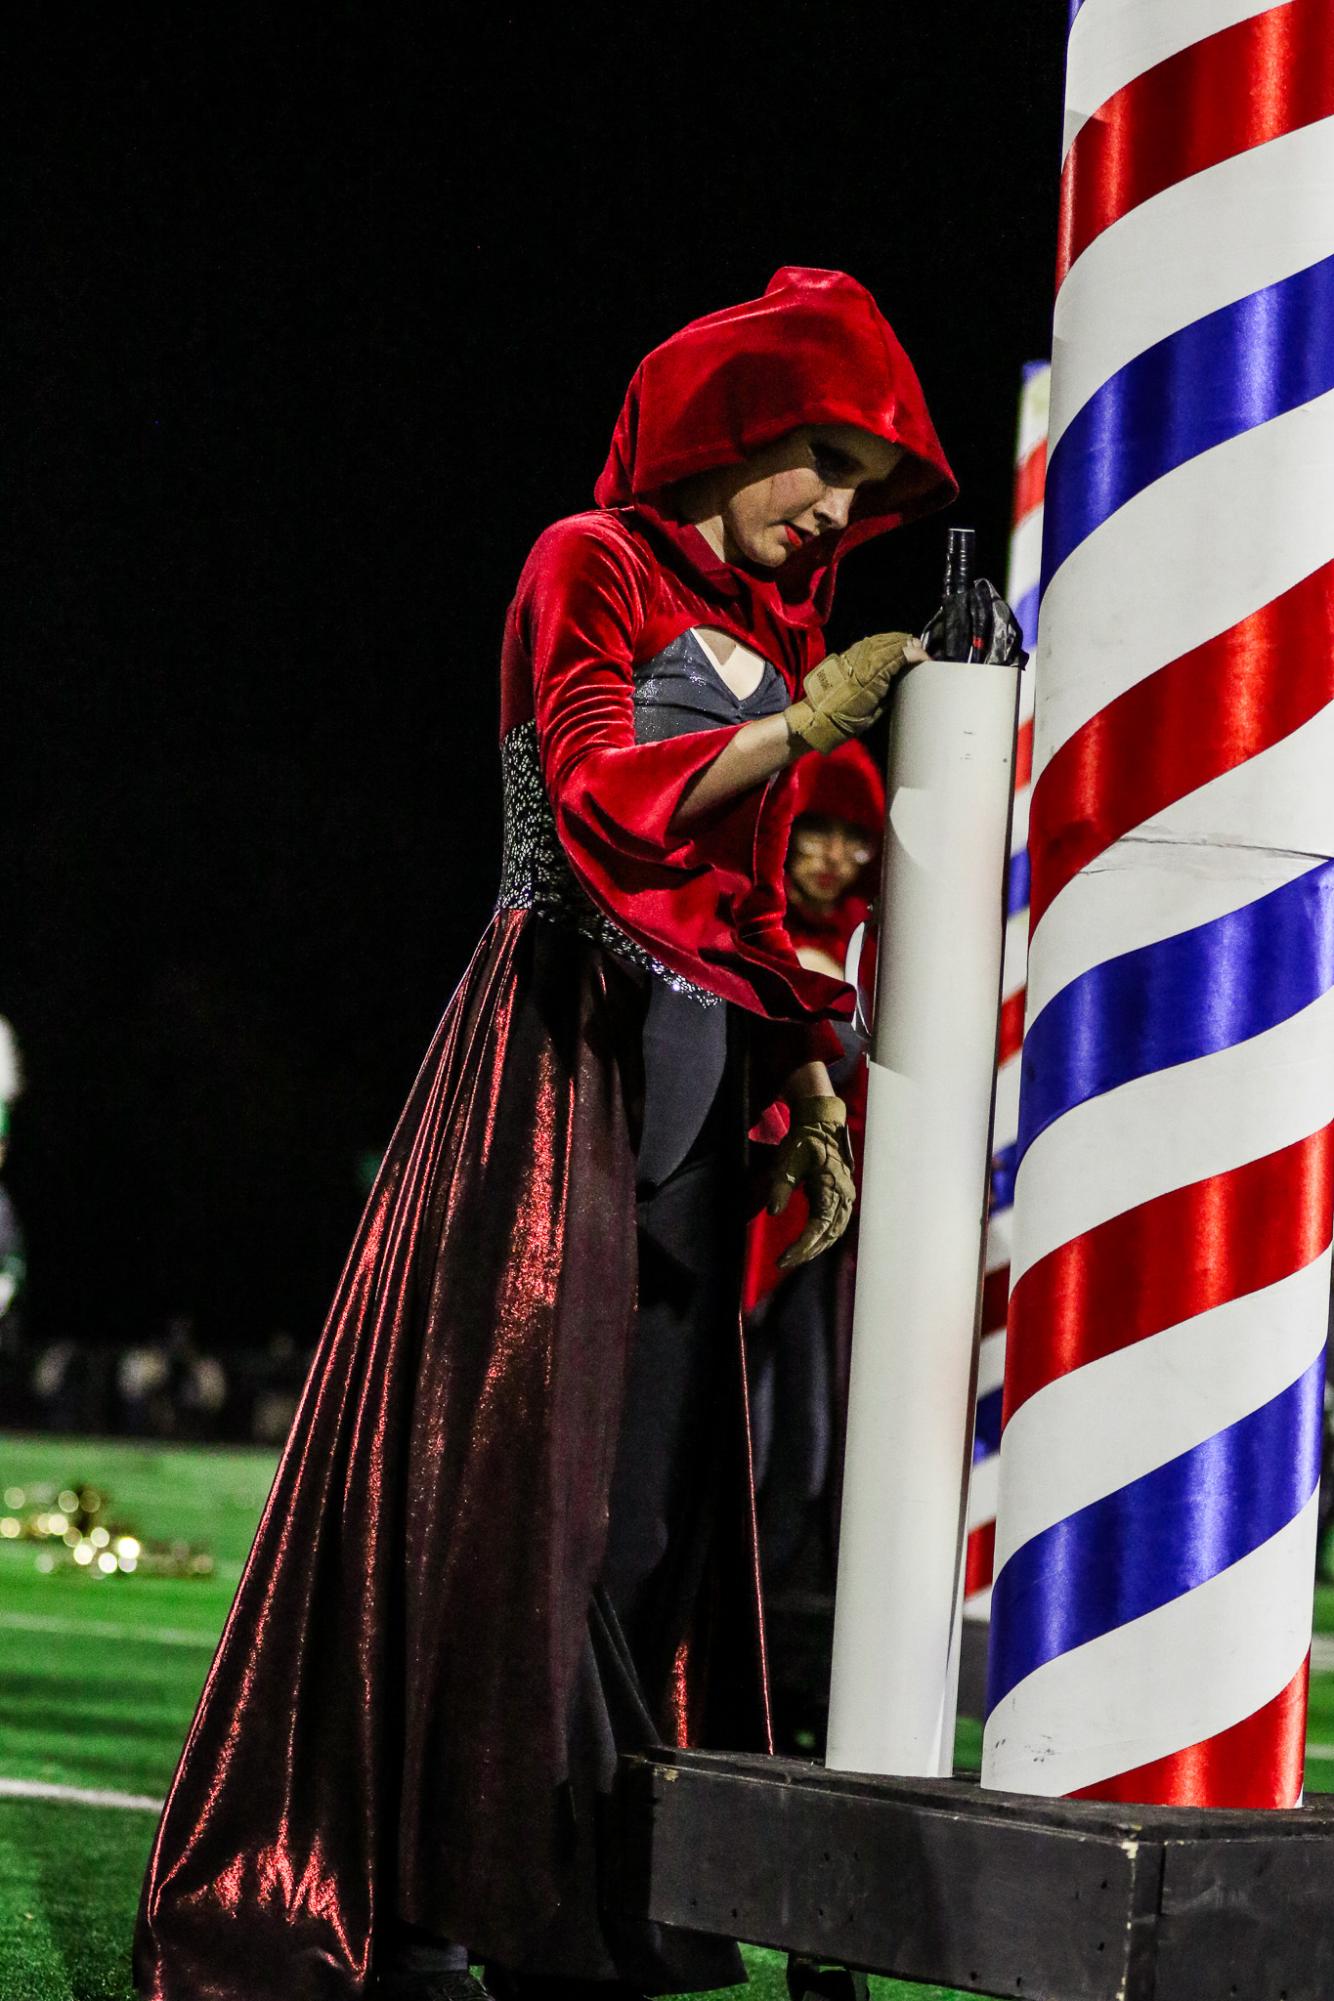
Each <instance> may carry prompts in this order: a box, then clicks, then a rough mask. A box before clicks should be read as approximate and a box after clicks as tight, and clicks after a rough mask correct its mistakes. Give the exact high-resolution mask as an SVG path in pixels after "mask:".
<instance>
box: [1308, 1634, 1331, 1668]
mask: <svg viewBox="0 0 1334 2001" xmlns="http://www.w3.org/2000/svg"><path fill="white" fill-rule="evenodd" d="M1311 1668H1312V1671H1313V1672H1314V1673H1316V1674H1322V1673H1324V1672H1325V1671H1326V1670H1327V1669H1329V1668H1334V1633H1316V1634H1315V1636H1314V1637H1313V1639H1312V1641H1311Z"/></svg>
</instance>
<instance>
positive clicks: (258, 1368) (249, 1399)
mask: <svg viewBox="0 0 1334 2001" xmlns="http://www.w3.org/2000/svg"><path fill="white" fill-rule="evenodd" d="M238 1360H239V1362H240V1366H241V1369H242V1370H243V1371H244V1375H243V1377H242V1379H241V1381H240V1383H239V1384H238V1392H239V1396H240V1398H241V1400H242V1401H243V1402H244V1406H245V1409H244V1415H243V1417H242V1418H241V1423H242V1424H243V1426H244V1435H245V1437H247V1438H248V1439H250V1440H251V1441H252V1443H253V1444H255V1445H281V1444H282V1442H283V1440H284V1439H285V1438H286V1436H287V1434H288V1432H289V1431H290V1429H291V1425H292V1419H293V1417H294V1416H295V1414H296V1406H297V1399H298V1397H299V1396H300V1395H301V1385H302V1383H303V1382H304V1381H305V1379H306V1369H307V1367H308V1366H309V1362H310V1355H309V1352H308V1351H307V1350H305V1349H303V1348H300V1347H298V1346H297V1343H296V1340H295V1338H294V1337H293V1336H292V1335H291V1334H289V1333H288V1331H287V1329H286V1328H285V1327H277V1328H275V1329H274V1331H273V1333H272V1334H270V1336H269V1338H268V1341H267V1342H266V1343H265V1345H264V1347H262V1348H253V1349H247V1350H246V1351H245V1352H244V1353H243V1355H242V1356H240V1357H239V1358H238Z"/></svg>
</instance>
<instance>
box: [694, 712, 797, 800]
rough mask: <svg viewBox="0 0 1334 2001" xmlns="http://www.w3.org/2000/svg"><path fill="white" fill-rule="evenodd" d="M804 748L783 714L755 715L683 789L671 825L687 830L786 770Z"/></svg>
mask: <svg viewBox="0 0 1334 2001" xmlns="http://www.w3.org/2000/svg"><path fill="white" fill-rule="evenodd" d="M805 749H806V746H805V744H804V743H802V742H801V740H800V738H799V737H794V736H792V735H791V734H790V733H789V731H788V727H787V722H786V720H785V718H784V717H783V716H782V715H777V716H757V717H756V718H755V720H754V722H749V723H743V724H742V726H741V728H740V729H739V730H738V731H737V733H736V735H735V736H734V737H732V738H731V740H730V741H729V742H728V743H726V744H725V745H724V746H723V748H722V750H720V751H719V753H718V755H717V757H715V758H714V760H713V763H712V764H710V765H708V766H706V767H705V769H704V770H703V771H701V772H700V774H699V776H698V777H697V778H695V779H694V780H693V781H692V782H691V784H690V785H688V786H687V787H686V790H685V791H684V793H683V794H682V795H681V803H680V805H679V806H678V807H677V809H676V812H675V813H674V815H673V816H672V826H673V827H674V828H680V827H688V826H689V825H690V824H691V822H692V821H694V820H698V819H699V818H700V817H701V816H702V815H703V814H705V813H708V812H711V811H712V809H713V808H714V807H715V806H723V805H725V804H726V803H727V801H728V800H729V799H735V798H736V797H737V796H738V794H739V793H742V792H749V791H751V790H752V789H753V788H754V787H755V786H757V785H764V784H766V783H767V782H768V780H769V779H771V778H772V777H773V776H774V774H775V772H778V771H784V770H786V768H787V766H788V765H789V764H792V763H793V762H794V761H795V760H796V759H797V758H798V757H800V756H801V755H802V754H803V752H804V751H805Z"/></svg>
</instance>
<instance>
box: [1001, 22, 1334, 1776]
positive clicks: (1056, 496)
mask: <svg viewBox="0 0 1334 2001" xmlns="http://www.w3.org/2000/svg"><path fill="white" fill-rule="evenodd" d="M1053 359H1054V366H1053V376H1052V405H1051V418H1050V430H1049V456H1048V471H1047V489H1046V523H1045V532H1044V538H1043V561H1042V575H1043V595H1042V618H1041V647H1040V660H1039V672H1038V683H1037V686H1038V713H1037V719H1036V738H1035V744H1034V770H1035V783H1034V787H1033V799H1032V813H1031V826H1030V835H1029V842H1030V853H1031V858H1032V940H1031V946H1030V953H1029V964H1028V1010H1027V1028H1026V1034H1025V1041H1024V1051H1023V1062H1022V1067H1023V1089H1022V1095H1021V1105H1020V1119H1019V1138H1018V1143H1017V1147H1016V1180H1015V1211H1014V1242H1013V1255H1012V1291H1011V1301H1010V1317H1009V1340H1008V1353H1007V1357H1006V1368H1005V1395H1004V1426H1003V1441H1002V1450H1001V1474H1000V1497H999V1519H998V1525H997V1537H996V1581H995V1586H994V1591H993V1600H992V1622H991V1669H990V1695H989V1709H990V1713H989V1716H988V1720H987V1726H986V1736H985V1750H984V1763H983V1779H984V1783H986V1784H988V1785H990V1786H994V1787H998V1788H1010V1789H1014V1790H1017V1791H1023V1792H1030V1793H1043V1794H1076V1795H1080V1796H1083V1797H1089V1798H1099V1799H1122V1800H1138V1801H1146V1802H1151V1801H1162V1802H1168V1803H1173V1802H1175V1803H1191V1804H1199V1805H1211V1806H1285V1805H1291V1804H1292V1803H1294V1802H1295V1801H1296V1800H1297V1799H1298V1797H1299V1796H1300V1792H1301V1784H1302V1752H1303V1736H1304V1727H1305V1709H1306V1678H1307V1664H1308V1651H1309V1641H1310V1623H1311V1584H1312V1573H1313V1567H1314V1547H1315V1529H1316V1487H1317V1477H1318V1466H1319V1444H1320V1412H1321V1394H1322V1383H1323V1375H1324V1352H1323V1351H1324V1340H1325V1327H1326V1313H1327V1306H1328V1298H1329V1278H1330V1267H1329V1245H1330V1227H1331V1207H1332V1202H1334V1198H1332V1194H1331V1180H1332V1167H1334V862H1331V859H1330V857H1331V855H1334V782H1332V778H1331V775H1332V774H1334V32H1331V16H1330V8H1329V0H1286V4H1283V5H1280V6H1268V7H1257V6H1256V5H1255V4H1254V0H1250V3H1249V4H1248V0H1172V4H1171V5H1170V6H1167V5H1159V6H1146V5H1144V4H1143V0H1084V3H1083V5H1082V6H1077V8H1076V11H1075V13H1074V16H1073V22H1072V27H1071V34H1070V45H1069V57H1068V68H1067V86H1066V158H1065V165H1064V170H1063V180H1062V201H1061V245H1060V256H1059V265H1058V292H1057V303H1056V317H1055V329H1054V343H1053Z"/></svg>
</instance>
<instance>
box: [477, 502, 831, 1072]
mask: <svg viewBox="0 0 1334 2001" xmlns="http://www.w3.org/2000/svg"><path fill="white" fill-rule="evenodd" d="M654 586H655V575H654V569H653V564H652V561H651V559H650V558H649V557H648V556H647V555H646V554H645V553H644V552H643V551H642V550H641V549H640V548H639V547H638V546H637V545H636V544H635V543H634V542H633V541H632V539H631V537H630V536H629V534H628V532H627V531H626V530H625V529H624V528H623V527H622V526H621V525H620V524H619V523H618V522H617V521H615V520H614V519H613V518H611V517H605V516H597V515H584V516H575V517H573V518H571V519H570V520H567V521H560V522H557V523H556V524H555V525H554V526H553V527H552V528H549V529H548V530H547V532H546V533H545V534H544V535H543V536H542V537H541V539H540V540H539V542H538V543H537V545H536V547H535V548H534V550H533V553H532V555H531V556H530V558H529V560H528V564H527V566H526V567H525V570H524V574H523V577H522V578H521V580H520V584H519V591H518V595H517V596H516V599H515V603H514V606H513V610H512V614H511V617H512V620H513V633H512V636H513V638H514V639H515V640H516V641H517V644H518V646H519V647H520V648H521V649H522V651H523V653H524V654H526V656H527V660H528V663H529V665H530V668H531V674H532V693H533V709H534V717H535V721H536V726H537V735H538V744H539V748H540V753H541V760H542V772H543V779H544V783H545V785H546V790H547V794H548V797H549V799H550V801H551V806H552V810H553V813H554V815H555V819H556V826H557V831H558V833H559V835H560V840H561V844H562V847H563V849H564V851H565V854H566V857H567V858H568V860H569V863H570V866H571V868H572V869H573V871H574V873H575V875H576V877H577V878H578V880H579V882H580V884H581V885H582V887H583V888H584V890H585V891H586V892H587V894H588V895H589V896H590V897H592V899H593V900H594V902H595V903H596V904H598V906H599V907H600V908H601V909H602V910H604V911H605V912H606V913H607V914H608V915H609V916H610V917H611V918H613V919H614V921H615V922H616V923H617V924H619V925H620V926H621V927H622V928H623V929H624V930H625V931H626V932H627V933H628V934H629V936H630V937H631V938H633V939H634V940H635V941H636V942H637V943H638V944H640V945H641V946H643V947H644V948H645V949H646V950H647V951H649V952H650V953H652V954H653V955H654V956H655V957H656V958H658V959H659V960H660V961H661V962H662V964H663V965H665V966H667V967H668V968H670V969H671V970H672V971H673V972H676V973H679V974H681V975H682V976H683V977H684V978H686V979H689V980H691V981H692V982H693V983H694V984H696V985H697V986H700V987H703V988H705V989H707V990H708V991H709V992H711V993H715V994H718V995H720V996H721V997H722V998H723V999H724V1000H729V1001H733V1002H735V1003H736V1004H737V1005H738V1006H741V1007H743V1008H746V1009H749V1010H750V1011H751V1012H753V1013H756V1014H761V1015H767V1016H770V1017H771V1018H773V1019H774V1020H776V1021H788V1022H808V1023H812V1024H816V1023H819V1022H820V1021H822V1020H827V1018H828V1017H831V1016H839V1017H845V1016H847V1015H848V1014H849V1013H850V1012H851V1006H852V999H851V994H850V991H849V989H848V988H846V987H845V986H843V985H842V983H841V982H840V981H837V980H832V979H829V978H827V977H825V976H824V975H823V974H820V973H813V972H810V971H808V970H807V969H806V968H805V967H803V966H802V965H801V963H800V961H799V960H798V959H797V957H796V955H795V953H794V952H793V950H792V947H791V945H790V943H789V941H788V938H787V934H786V932H785V930H784V928H783V913H784V907H785V898H784V892H783V861H784V856H785V852H786V844H787V835H788V829H789V826H790V819H791V815H790V811H789V810H788V808H787V805H786V801H785V797H784V793H785V788H784V786H783V785H782V784H781V783H776V782H774V781H770V783H769V784H767V785H764V786H759V787H756V788H754V789H753V790H751V791H749V792H745V793H742V794H740V795H739V796H737V797H736V798H733V799H731V800H728V801H726V802H725V803H723V804H722V805H719V806H717V807H715V808H713V809H712V810H710V811H708V812H706V813H703V814H701V815H699V816H697V817H696V818H694V819H692V821H691V822H690V824H689V826H688V827H686V828H684V829H679V828H677V827H676V826H675V825H674V821H675V816H676V813H677V809H678V808H679V806H680V804H681V800H682V797H683V795H684V794H685V792H686V791H687V789H688V787H689V786H690V784H691V782H692V780H694V779H695V778H697V777H698V776H699V775H700V773H702V772H703V771H705V770H706V769H707V767H708V766H709V765H710V764H712V763H713V761H714V759H715V758H716V757H717V756H718V755H719V754H720V752H721V751H722V750H723V749H724V748H725V746H726V745H727V743H729V742H730V741H731V739H732V737H733V736H735V734H736V732H737V730H738V729H741V728H744V727H745V725H744V724H734V725H732V726H730V727H725V728H722V729H711V730H703V731H699V732H696V733H691V734H689V735H686V736H677V737H671V738H668V739H666V740H665V741H662V742H656V743H636V741H635V728H634V666H635V662H636V659H637V658H639V657H641V656H642V655H643V653H644V641H645V636H646V634H648V633H650V632H651V631H652V630H653V624H654V621H661V619H662V613H661V610H660V609H659V608H658V607H657V605H656V604H655V591H654ZM688 622H689V620H688V618H687V617H686V616H685V615H682V616H679V617H678V618H677V620H676V628H675V629H676V631H677V632H679V631H680V630H681V629H682V627H683V626H684V625H685V624H687V623H688ZM670 636H673V635H672V634H671V633H669V632H668V631H667V630H666V628H664V630H663V632H662V634H661V640H662V643H665V642H666V639H667V638H668V637H670ZM824 1046H825V1036H824V1035H823V1034H821V1033H819V1032H818V1031H817V1033H816V1034H815V1035H814V1036H813V1037H812V1038H810V1039H809V1040H808V1041H806V1043H805V1049H804V1053H805V1054H808V1055H819V1054H822V1053H823V1050H824Z"/></svg>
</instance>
